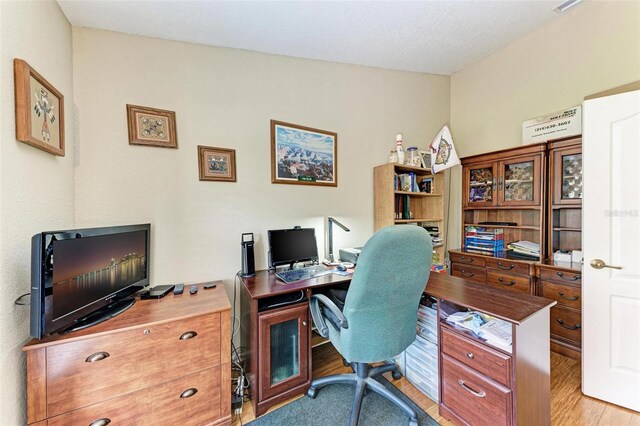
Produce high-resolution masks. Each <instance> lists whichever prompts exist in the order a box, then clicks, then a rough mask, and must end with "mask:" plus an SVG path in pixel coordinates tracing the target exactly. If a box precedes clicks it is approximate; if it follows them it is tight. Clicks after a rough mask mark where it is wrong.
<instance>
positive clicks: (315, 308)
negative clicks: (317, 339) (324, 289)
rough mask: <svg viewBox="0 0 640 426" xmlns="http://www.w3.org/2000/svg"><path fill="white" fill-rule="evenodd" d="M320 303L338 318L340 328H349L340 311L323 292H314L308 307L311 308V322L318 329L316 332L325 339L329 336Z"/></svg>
mask: <svg viewBox="0 0 640 426" xmlns="http://www.w3.org/2000/svg"><path fill="white" fill-rule="evenodd" d="M320 303H322V304H323V305H324V307H325V308H326V309H329V310H330V311H331V313H332V314H333V315H335V317H336V318H337V319H338V324H337V325H339V326H340V328H349V323H348V322H347V319H346V318H345V316H344V314H343V313H342V311H341V310H340V309H339V308H338V307H337V306H336V305H335V303H333V302H332V301H331V299H329V298H328V297H327V296H325V295H324V294H314V295H313V296H311V300H310V301H309V308H310V309H311V318H312V319H313V323H314V324H315V325H316V328H317V329H318V333H319V334H320V335H321V336H322V337H324V338H325V339H327V338H328V337H329V328H328V327H327V323H326V321H325V320H324V316H323V315H322V312H321V311H320Z"/></svg>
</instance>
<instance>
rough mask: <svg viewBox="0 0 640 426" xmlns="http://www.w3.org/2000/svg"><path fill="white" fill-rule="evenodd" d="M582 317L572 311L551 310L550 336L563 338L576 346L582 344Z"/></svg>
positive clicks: (554, 308) (555, 308)
mask: <svg viewBox="0 0 640 426" xmlns="http://www.w3.org/2000/svg"><path fill="white" fill-rule="evenodd" d="M581 317H582V315H581V313H580V311H574V310H573V309H567V308H560V307H557V306H554V307H553V308H551V334H553V335H555V336H559V337H564V338H565V339H567V340H570V341H572V342H574V343H575V344H577V345H578V346H580V345H581V343H582V318H581Z"/></svg>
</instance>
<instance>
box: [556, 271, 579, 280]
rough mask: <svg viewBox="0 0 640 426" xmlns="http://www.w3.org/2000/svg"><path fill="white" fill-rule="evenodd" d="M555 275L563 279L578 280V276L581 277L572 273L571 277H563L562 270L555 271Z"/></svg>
mask: <svg viewBox="0 0 640 426" xmlns="http://www.w3.org/2000/svg"><path fill="white" fill-rule="evenodd" d="M556 275H558V276H559V277H560V278H562V279H563V280H565V281H578V280H579V279H580V278H582V276H581V275H578V274H576V275H574V276H573V277H569V278H567V277H565V276H564V274H563V273H562V272H556Z"/></svg>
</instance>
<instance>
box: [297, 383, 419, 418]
mask: <svg viewBox="0 0 640 426" xmlns="http://www.w3.org/2000/svg"><path fill="white" fill-rule="evenodd" d="M307 396H308V397H309V398H311V399H316V396H318V389H316V388H309V390H307ZM416 426H417V423H416Z"/></svg>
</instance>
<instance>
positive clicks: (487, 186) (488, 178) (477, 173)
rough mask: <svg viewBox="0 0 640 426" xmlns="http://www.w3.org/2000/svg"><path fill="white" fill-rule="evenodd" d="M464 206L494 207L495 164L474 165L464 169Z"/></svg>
mask: <svg viewBox="0 0 640 426" xmlns="http://www.w3.org/2000/svg"><path fill="white" fill-rule="evenodd" d="M464 173H465V175H464V179H465V192H466V194H464V197H465V198H464V200H465V205H466V206H478V207H483V206H494V205H495V204H496V194H495V191H496V170H495V163H484V164H474V165H471V166H467V167H465V171H464Z"/></svg>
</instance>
